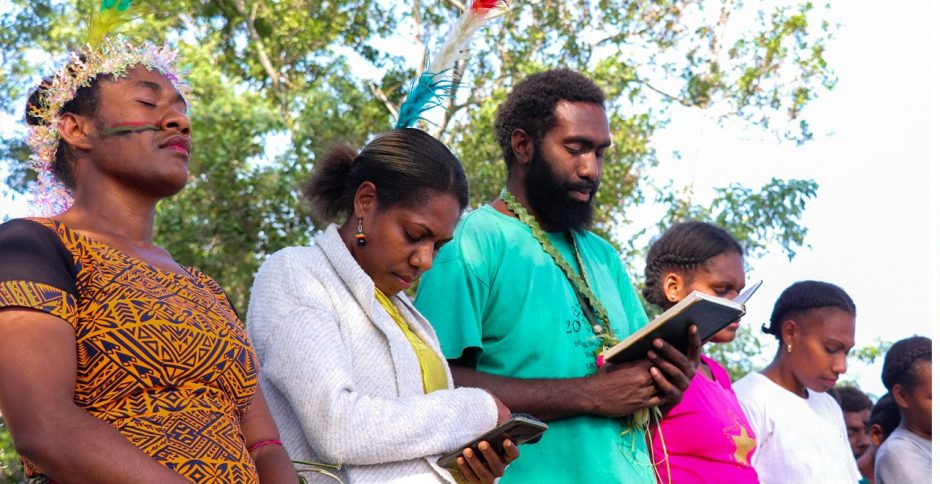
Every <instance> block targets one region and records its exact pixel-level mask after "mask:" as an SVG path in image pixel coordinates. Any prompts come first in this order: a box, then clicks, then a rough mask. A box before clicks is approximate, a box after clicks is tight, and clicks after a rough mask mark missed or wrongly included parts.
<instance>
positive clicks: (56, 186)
mask: <svg viewBox="0 0 940 484" xmlns="http://www.w3.org/2000/svg"><path fill="white" fill-rule="evenodd" d="M130 6H131V0H102V2H101V9H100V10H99V11H98V12H97V14H96V15H94V16H93V18H92V19H91V21H90V22H89V25H88V37H87V43H86V45H85V46H84V47H83V48H82V49H81V50H79V51H73V52H70V53H69V55H68V58H67V59H66V61H65V62H64V63H63V65H62V66H61V67H60V68H59V70H58V71H57V72H56V73H55V75H53V76H52V77H51V78H50V79H49V80H48V81H46V82H43V83H42V84H41V85H40V86H39V89H38V91H39V93H38V96H37V98H38V102H37V103H36V104H30V105H29V107H28V109H29V115H30V117H32V118H35V119H37V120H38V121H39V122H38V123H36V124H33V125H31V126H30V132H29V135H28V138H27V143H28V144H29V146H30V148H32V151H33V153H32V156H31V157H30V160H29V164H30V167H31V168H32V169H34V170H36V172H37V173H38V175H39V176H38V180H37V182H36V183H35V185H34V186H33V196H34V202H35V206H36V208H37V209H38V210H40V211H42V212H47V213H57V212H59V211H62V210H64V209H66V208H68V206H69V205H71V203H72V200H71V198H72V197H71V194H70V193H69V190H68V189H67V188H66V187H65V186H63V185H62V184H61V183H60V182H59V181H58V180H56V179H55V177H54V176H53V173H52V166H53V164H54V163H55V158H56V150H57V149H58V146H59V138H60V137H59V118H60V115H61V111H62V108H63V107H64V106H65V105H66V104H68V102H69V101H71V100H72V99H74V98H75V95H76V94H77V93H78V91H79V89H81V88H83V87H87V86H89V85H90V84H91V82H92V81H93V80H94V79H95V78H96V77H97V76H99V75H102V74H106V75H110V76H113V77H122V76H124V75H126V74H127V71H128V70H129V69H132V68H134V67H135V66H138V65H142V66H144V67H146V68H147V69H150V70H157V71H158V72H160V73H161V74H163V75H164V76H166V78H167V79H169V81H170V82H171V83H172V84H173V86H174V87H176V88H177V89H178V90H180V91H187V90H188V89H187V86H186V83H185V82H184V81H183V80H182V78H181V76H180V75H179V74H177V72H176V70H175V64H176V52H175V51H173V50H172V49H170V48H169V47H168V46H166V45H164V46H162V47H157V46H155V45H154V44H152V43H150V42H145V43H143V44H140V45H133V44H131V43H128V42H125V41H122V40H119V39H116V38H109V35H110V34H112V33H113V32H114V30H115V29H116V28H117V27H118V26H120V25H121V24H124V23H125V22H127V21H129V20H131V19H132V18H133V16H132V14H131V11H130Z"/></svg>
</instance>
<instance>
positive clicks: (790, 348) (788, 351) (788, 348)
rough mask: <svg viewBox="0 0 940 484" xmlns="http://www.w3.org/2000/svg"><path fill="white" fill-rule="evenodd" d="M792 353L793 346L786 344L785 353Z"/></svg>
mask: <svg viewBox="0 0 940 484" xmlns="http://www.w3.org/2000/svg"><path fill="white" fill-rule="evenodd" d="M792 352H793V345H791V344H790V343H787V353H792Z"/></svg>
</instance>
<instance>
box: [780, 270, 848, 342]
mask: <svg viewBox="0 0 940 484" xmlns="http://www.w3.org/2000/svg"><path fill="white" fill-rule="evenodd" d="M826 307H832V308H837V309H841V310H843V311H845V312H847V313H849V314H851V315H852V316H853V317H854V316H855V303H854V302H853V301H852V298H851V297H849V295H848V293H846V292H845V290H844V289H842V288H841V287H839V286H837V285H835V284H830V283H828V282H821V281H800V282H795V283H793V284H792V285H791V286H790V287H788V288H786V289H784V290H783V292H782V293H781V294H780V297H778V298H777V302H776V303H774V310H773V312H772V313H771V314H770V325H769V326H763V327H762V328H761V331H763V332H764V333H767V334H772V335H774V337H775V338H777V340H781V337H782V336H781V334H780V332H781V326H782V325H783V322H784V321H786V320H787V319H788V318H790V317H792V316H793V315H796V314H802V313H805V312H807V311H810V310H812V309H816V308H826Z"/></svg>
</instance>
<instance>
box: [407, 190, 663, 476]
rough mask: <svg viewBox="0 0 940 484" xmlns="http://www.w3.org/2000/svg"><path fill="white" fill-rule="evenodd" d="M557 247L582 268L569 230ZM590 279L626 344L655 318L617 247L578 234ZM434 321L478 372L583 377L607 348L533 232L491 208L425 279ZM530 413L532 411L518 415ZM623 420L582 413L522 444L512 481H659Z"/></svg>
mask: <svg viewBox="0 0 940 484" xmlns="http://www.w3.org/2000/svg"><path fill="white" fill-rule="evenodd" d="M549 238H550V240H551V242H552V243H553V244H554V245H555V247H556V248H558V251H559V252H560V253H561V254H562V256H563V257H564V258H565V259H566V260H568V262H569V263H570V264H571V266H572V267H574V268H575V269H576V270H577V267H578V266H577V262H576V260H575V255H574V251H573V249H572V247H571V245H570V243H569V242H568V241H567V240H566V238H565V236H564V234H562V233H550V234H549ZM574 240H575V243H576V244H577V245H578V251H579V252H580V254H581V257H582V259H583V261H584V265H585V268H586V270H587V273H588V282H589V283H590V286H591V289H592V290H593V291H594V294H595V295H596V296H597V297H598V299H599V300H600V301H601V302H602V304H604V307H605V308H606V309H607V312H608V314H609V315H610V320H611V325H612V327H613V330H614V333H615V336H616V337H617V338H618V339H622V338H624V337H626V336H627V335H629V334H630V333H632V332H633V331H636V330H637V329H639V328H640V327H641V326H643V325H645V324H646V323H647V322H648V321H647V318H646V314H645V313H644V312H643V307H642V305H641V304H640V301H639V299H638V297H637V295H636V291H635V290H634V289H633V286H632V285H631V284H630V281H629V279H628V278H627V275H626V273H625V272H624V269H623V266H622V264H621V262H620V258H619V256H618V255H617V252H616V251H615V250H614V248H613V247H611V245H610V244H609V243H607V242H606V241H604V240H603V239H601V238H600V237H598V236H596V235H594V234H592V233H589V232H581V233H576V234H575V237H574ZM415 304H416V305H417V307H418V309H419V310H420V311H421V313H422V314H424V316H425V317H427V319H428V320H429V321H430V322H431V324H433V325H434V329H435V330H436V331H437V336H438V338H439V340H440V343H441V347H442V349H443V351H444V355H445V356H446V357H447V358H448V359H457V358H460V357H461V355H463V353H464V351H465V350H468V349H469V350H471V351H475V353H476V354H477V356H478V360H477V370H479V371H482V372H486V373H491V374H495V375H501V376H507V377H515V378H577V377H583V376H587V375H590V374H592V373H594V372H595V371H596V367H595V357H594V350H595V349H596V348H597V346H598V344H599V342H598V340H597V339H595V338H594V332H593V330H592V329H591V327H590V324H589V323H588V321H587V319H586V318H585V317H584V314H583V313H582V311H581V306H580V305H579V304H578V300H577V297H576V296H575V292H574V289H573V288H572V287H571V284H570V283H569V282H568V279H567V278H566V277H565V275H564V273H563V272H562V271H561V269H560V268H559V267H558V266H557V265H556V264H555V262H554V261H553V260H552V258H551V257H550V256H549V255H548V254H546V253H545V252H544V251H543V250H542V247H541V245H539V243H538V241H537V240H536V239H535V238H534V237H532V231H531V230H530V229H529V228H528V227H527V226H526V225H525V224H523V223H522V222H520V221H519V220H517V219H515V218H511V217H507V216H505V215H503V214H501V213H499V212H498V211H496V209H494V208H493V207H491V206H489V205H487V206H484V207H483V208H480V209H478V210H476V211H474V212H472V213H470V214H468V215H467V216H466V217H464V218H463V220H461V222H460V224H459V225H458V226H457V229H456V231H455V233H454V240H453V241H451V242H450V243H448V244H447V245H445V246H444V247H443V248H442V249H441V251H440V253H439V254H438V256H437V258H436V259H435V260H434V266H433V268H432V269H431V270H430V271H429V272H428V273H427V274H425V275H424V276H423V277H422V278H421V283H420V285H419V286H418V295H417V299H416V301H415ZM512 410H522V411H524V410H525V409H512ZM623 430H624V428H623V426H622V425H621V422H620V420H619V419H609V418H603V417H598V416H587V415H585V416H580V417H574V418H568V419H564V420H557V421H553V422H550V423H549V429H548V431H547V432H546V433H545V435H544V436H543V437H542V440H541V441H540V442H539V443H537V444H534V445H522V446H520V447H519V450H520V454H521V455H520V457H519V458H518V459H517V460H516V461H515V462H513V463H512V466H510V468H509V469H507V471H506V474H505V476H504V477H503V480H502V482H505V483H553V482H558V483H608V482H631V483H633V482H637V483H646V482H654V478H653V471H652V467H651V465H650V459H649V453H648V450H647V448H646V444H645V441H644V439H643V436H642V434H640V433H639V432H630V433H628V434H627V435H625V436H621V433H622V432H623Z"/></svg>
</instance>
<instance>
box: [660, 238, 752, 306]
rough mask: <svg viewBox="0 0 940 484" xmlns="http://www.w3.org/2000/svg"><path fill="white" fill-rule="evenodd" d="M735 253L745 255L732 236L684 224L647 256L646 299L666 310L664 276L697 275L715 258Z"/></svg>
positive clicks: (662, 240) (661, 241)
mask: <svg viewBox="0 0 940 484" xmlns="http://www.w3.org/2000/svg"><path fill="white" fill-rule="evenodd" d="M729 251H731V252H735V253H737V254H739V255H742V256H743V255H744V249H742V248H741V244H739V243H738V241H736V240H734V237H731V234H729V233H728V232H726V231H725V230H724V229H722V228H720V227H716V226H714V225H712V224H710V223H707V222H697V221H693V222H682V223H678V224H676V225H673V226H672V227H670V228H669V230H666V232H664V233H663V235H661V236H660V237H659V239H658V240H657V241H656V242H654V243H653V245H652V246H651V247H650V250H649V252H648V253H647V254H646V270H645V272H644V276H645V285H644V287H643V297H645V298H646V300H647V301H648V302H649V303H650V304H655V305H657V306H659V307H661V308H663V309H665V308H666V306H667V305H668V302H667V301H666V295H665V294H664V293H663V274H664V273H666V272H667V271H680V272H681V273H682V274H684V275H686V276H687V275H690V274H692V273H694V272H695V271H696V270H697V269H698V268H699V267H701V266H702V265H703V264H705V263H706V262H707V261H708V260H709V259H711V258H712V257H715V256H718V255H721V254H724V253H725V252H729Z"/></svg>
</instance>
